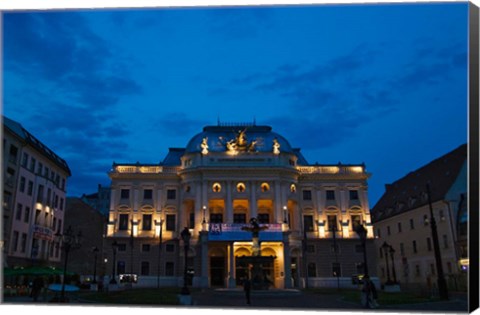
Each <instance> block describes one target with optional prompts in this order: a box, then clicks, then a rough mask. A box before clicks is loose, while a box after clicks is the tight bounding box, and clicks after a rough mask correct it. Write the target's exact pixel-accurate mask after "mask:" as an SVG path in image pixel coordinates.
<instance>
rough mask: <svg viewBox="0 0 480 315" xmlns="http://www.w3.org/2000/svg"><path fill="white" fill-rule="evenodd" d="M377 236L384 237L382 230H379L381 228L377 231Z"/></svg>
mask: <svg viewBox="0 0 480 315" xmlns="http://www.w3.org/2000/svg"><path fill="white" fill-rule="evenodd" d="M377 236H378V237H382V235H381V233H380V229H379V228H378V229H377Z"/></svg>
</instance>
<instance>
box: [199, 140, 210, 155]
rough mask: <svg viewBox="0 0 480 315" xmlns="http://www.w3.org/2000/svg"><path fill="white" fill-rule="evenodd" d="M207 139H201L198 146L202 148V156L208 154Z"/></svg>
mask: <svg viewBox="0 0 480 315" xmlns="http://www.w3.org/2000/svg"><path fill="white" fill-rule="evenodd" d="M207 141H208V137H205V138H203V139H202V143H201V144H200V146H201V147H202V154H208V143H207Z"/></svg>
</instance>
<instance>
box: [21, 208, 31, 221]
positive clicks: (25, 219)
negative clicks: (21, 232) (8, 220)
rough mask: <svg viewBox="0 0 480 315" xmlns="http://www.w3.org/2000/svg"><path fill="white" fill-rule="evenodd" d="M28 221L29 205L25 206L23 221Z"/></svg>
mask: <svg viewBox="0 0 480 315" xmlns="http://www.w3.org/2000/svg"><path fill="white" fill-rule="evenodd" d="M29 221H30V207H25V216H24V217H23V222H25V223H28V222H29Z"/></svg>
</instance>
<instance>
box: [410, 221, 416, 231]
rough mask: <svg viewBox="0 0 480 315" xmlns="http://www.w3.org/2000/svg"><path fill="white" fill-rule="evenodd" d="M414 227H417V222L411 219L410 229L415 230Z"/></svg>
mask: <svg viewBox="0 0 480 315" xmlns="http://www.w3.org/2000/svg"><path fill="white" fill-rule="evenodd" d="M414 229H415V223H414V221H413V219H410V230H414Z"/></svg>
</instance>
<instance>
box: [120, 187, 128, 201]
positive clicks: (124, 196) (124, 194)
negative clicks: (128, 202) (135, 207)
mask: <svg viewBox="0 0 480 315" xmlns="http://www.w3.org/2000/svg"><path fill="white" fill-rule="evenodd" d="M129 198H130V190H129V189H121V190H120V199H129Z"/></svg>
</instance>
